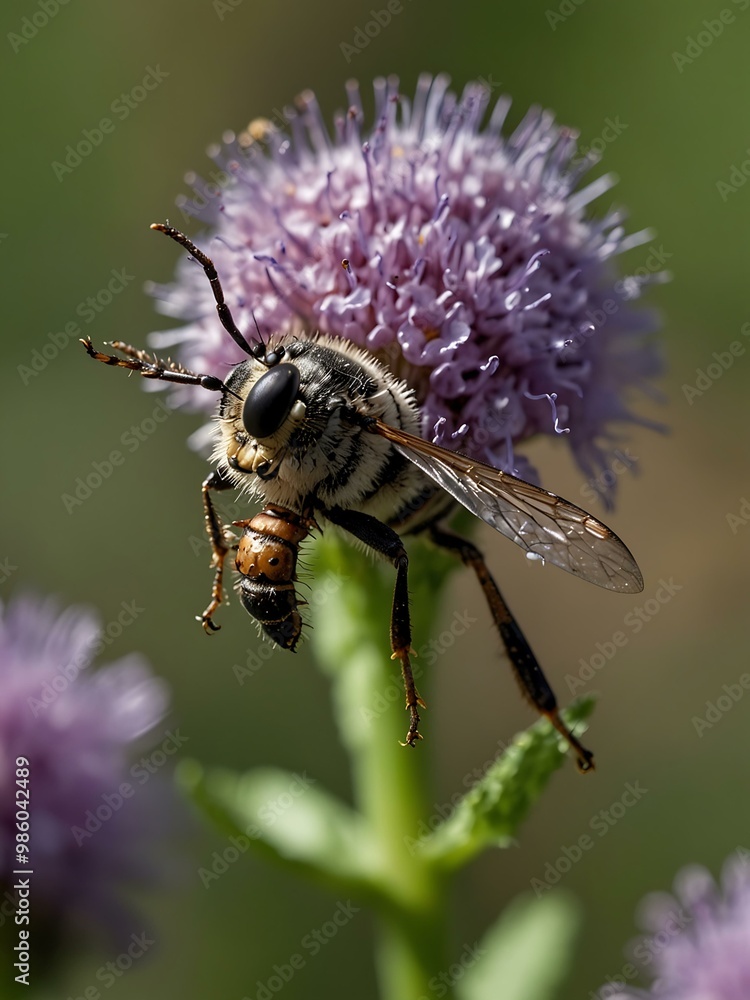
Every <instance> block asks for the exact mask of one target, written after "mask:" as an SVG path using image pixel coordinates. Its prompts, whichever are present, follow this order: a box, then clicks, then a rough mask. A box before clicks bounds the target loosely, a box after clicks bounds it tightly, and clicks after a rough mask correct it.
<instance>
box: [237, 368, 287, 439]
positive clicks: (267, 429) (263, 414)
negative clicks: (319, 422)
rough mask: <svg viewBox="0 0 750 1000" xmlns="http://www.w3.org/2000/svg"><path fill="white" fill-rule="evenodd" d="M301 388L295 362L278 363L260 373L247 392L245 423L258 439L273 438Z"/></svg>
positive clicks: (244, 410) (247, 428)
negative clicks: (262, 373) (292, 363)
mask: <svg viewBox="0 0 750 1000" xmlns="http://www.w3.org/2000/svg"><path fill="white" fill-rule="evenodd" d="M298 389H299V371H298V369H297V368H296V367H295V366H294V365H276V367H275V368H272V369H271V370H270V371H268V372H266V373H265V375H261V377H260V378H259V379H258V381H257V382H256V383H255V385H254V386H253V387H252V389H251V390H250V392H249V393H248V394H247V399H246V400H245V405H244V407H243V408H242V423H243V424H244V425H245V430H246V431H247V433H248V434H249V435H250V436H251V437H254V438H256V439H258V438H266V437H270V436H271V435H272V434H275V433H276V431H277V430H278V429H279V428H280V427H281V425H282V424H283V423H284V421H285V420H286V418H287V417H288V416H289V414H290V412H291V409H292V407H293V406H294V401H295V399H296V398H297V391H298Z"/></svg>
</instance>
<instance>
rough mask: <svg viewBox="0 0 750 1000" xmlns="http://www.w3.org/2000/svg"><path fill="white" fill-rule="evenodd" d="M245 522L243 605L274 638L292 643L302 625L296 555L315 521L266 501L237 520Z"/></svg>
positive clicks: (240, 560)
mask: <svg viewBox="0 0 750 1000" xmlns="http://www.w3.org/2000/svg"><path fill="white" fill-rule="evenodd" d="M234 524H235V525H236V526H237V527H239V528H244V531H243V532H242V536H241V538H240V540H239V544H238V546H237V558H236V560H235V564H236V566H237V569H238V571H239V573H240V585H239V594H240V600H241V601H242V604H243V606H244V608H245V610H246V611H247V612H248V613H249V614H251V615H252V616H253V618H255V619H256V620H257V621H258V622H260V624H261V626H262V627H263V630H264V631H265V633H266V635H268V637H269V638H270V639H272V640H273V641H274V642H275V643H278V645H279V646H281V647H282V648H283V649H292V650H293V649H294V647H295V646H296V645H297V640H298V639H299V637H300V633H301V631H302V616H301V615H300V613H299V611H298V601H297V592H296V590H295V587H294V583H295V581H296V579H297V556H298V554H299V546H300V542H302V541H304V539H305V538H306V537H307V535H308V534H309V532H310V529H311V528H312V527H313V526H314V524H315V522H314V521H313V520H312V518H310V517H305V516H304V515H300V514H295V513H294V512H293V511H291V510H286V509H285V508H284V507H277V506H276V505H275V504H267V505H266V507H265V508H264V509H263V510H262V511H261V512H260V513H259V514H256V515H255V517H253V518H251V519H250V520H245V521H234Z"/></svg>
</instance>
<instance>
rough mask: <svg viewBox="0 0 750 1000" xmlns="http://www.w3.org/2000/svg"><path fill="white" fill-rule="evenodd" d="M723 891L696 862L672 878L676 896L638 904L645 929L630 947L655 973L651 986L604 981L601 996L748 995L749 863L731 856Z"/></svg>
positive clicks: (668, 999) (731, 999) (684, 999)
mask: <svg viewBox="0 0 750 1000" xmlns="http://www.w3.org/2000/svg"><path fill="white" fill-rule="evenodd" d="M722 887H723V893H722V891H721V890H720V889H719V888H718V887H717V886H716V883H715V882H714V880H713V879H712V878H711V875H710V874H709V873H708V872H707V871H706V870H705V869H704V868H700V867H698V866H694V867H690V868H686V869H684V870H683V871H682V872H680V874H679V875H678V876H677V878H676V879H675V896H676V898H673V897H672V896H670V895H668V894H667V893H655V894H653V895H651V896H647V897H646V899H645V900H644V901H643V904H642V914H641V917H640V921H639V922H640V923H641V924H642V926H643V927H644V928H645V929H646V930H647V931H648V932H649V933H648V935H647V936H645V937H644V938H642V939H641V940H640V941H638V942H637V943H636V944H635V945H634V948H633V952H634V955H635V957H636V959H637V960H638V962H639V964H640V965H642V966H644V967H646V966H648V967H651V966H653V970H651V969H650V971H651V972H652V975H653V976H654V983H653V985H652V987H651V990H650V991H648V992H644V991H642V990H638V989H633V988H631V987H626V986H623V987H622V988H618V987H617V986H613V985H609V986H607V987H604V988H603V989H602V990H601V991H600V993H599V996H600V998H601V1000H605V998H606V1000H636V998H646V1000H747V998H748V997H750V866H748V864H747V861H746V860H744V859H743V860H741V861H738V860H737V858H736V857H735V858H733V859H732V860H731V861H729V862H728V863H727V864H726V866H725V868H724V873H723V878H722Z"/></svg>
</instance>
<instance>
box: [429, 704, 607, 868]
mask: <svg viewBox="0 0 750 1000" xmlns="http://www.w3.org/2000/svg"><path fill="white" fill-rule="evenodd" d="M593 707H594V700H593V698H590V697H587V698H582V699H580V700H579V701H577V702H575V703H574V704H573V705H572V706H571V707H570V708H568V709H566V710H565V711H564V712H563V713H562V716H563V718H564V719H565V722H566V723H567V725H568V726H569V727H570V728H575V730H576V732H577V733H581V732H583V731H584V730H585V728H586V727H585V726H584V725H582V723H583V720H584V719H586V718H587V717H588V715H590V713H591V711H592V709H593ZM567 749H568V746H567V743H566V742H565V741H564V740H563V739H562V737H561V736H560V735H559V733H558V732H557V731H556V730H555V729H553V728H552V726H551V725H550V723H549V722H547V720H546V719H542V720H540V721H539V722H537V723H536V725H534V726H532V727H531V728H530V729H528V730H527V731H526V732H524V733H520V734H519V735H518V736H516V738H515V739H514V741H513V743H512V744H511V745H510V746H509V747H508V749H507V750H506V751H505V753H503V755H502V756H501V757H499V758H498V759H497V760H496V761H495V762H494V763H493V764H492V765H491V766H490V767H489V768H488V769H487V771H486V772H485V774H484V775H483V776H482V777H481V778H480V779H479V781H478V782H477V783H476V784H475V785H474V787H473V788H472V789H470V791H469V792H467V794H466V795H465V796H464V797H463V798H462V799H461V800H460V801H459V802H458V804H457V805H456V808H455V809H454V811H453V812H452V813H451V815H450V816H449V817H448V818H447V819H446V820H445V821H444V822H443V823H441V824H440V825H439V826H438V827H436V828H435V830H434V832H433V833H430V834H427V835H426V836H424V837H422V838H421V839H420V840H419V841H417V842H416V843H414V844H413V845H412V847H413V849H414V850H415V851H417V852H419V853H422V854H423V855H424V856H426V857H428V858H431V859H432V860H434V861H435V862H437V863H438V864H440V865H441V866H442V867H444V868H457V867H459V866H460V865H463V864H466V862H467V861H468V860H469V859H470V858H472V857H474V856H475V855H476V854H478V853H479V852H480V851H482V850H484V849H485V848H486V847H491V846H494V847H507V846H508V844H510V843H511V842H512V841H513V838H514V837H515V834H516V832H517V830H518V827H519V826H520V824H521V822H522V821H523V820H524V819H525V817H526V814H527V813H528V811H529V809H530V808H531V806H532V805H533V804H534V802H535V801H536V800H537V798H538V797H539V796H540V795H541V793H542V791H543V790H544V788H545V787H546V785H547V782H548V781H549V779H550V777H551V776H552V774H553V772H554V771H556V770H557V768H558V767H560V766H561V765H562V764H563V763H564V762H565V761H566V760H567V759H568V754H567Z"/></svg>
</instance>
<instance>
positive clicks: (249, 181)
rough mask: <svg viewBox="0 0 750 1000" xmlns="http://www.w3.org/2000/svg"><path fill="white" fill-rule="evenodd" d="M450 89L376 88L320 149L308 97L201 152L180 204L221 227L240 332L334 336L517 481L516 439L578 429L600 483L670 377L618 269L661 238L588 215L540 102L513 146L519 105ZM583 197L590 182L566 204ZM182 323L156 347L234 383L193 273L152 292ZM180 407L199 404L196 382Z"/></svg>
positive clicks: (214, 249) (631, 282)
mask: <svg viewBox="0 0 750 1000" xmlns="http://www.w3.org/2000/svg"><path fill="white" fill-rule="evenodd" d="M489 97H490V95H489V90H488V88H487V87H486V86H484V85H482V84H479V83H475V84H469V85H468V86H467V87H466V88H465V89H464V92H463V94H462V95H461V96H460V97H457V96H456V95H455V94H454V93H452V92H451V91H450V90H449V89H448V80H447V78H446V77H445V76H437V77H434V78H433V77H431V76H426V75H425V76H422V77H421V78H420V81H419V83H418V86H417V91H416V94H415V97H414V99H413V101H410V100H408V99H406V98H405V97H402V96H401V95H399V94H398V90H397V81H395V80H393V79H389V80H387V81H386V80H382V79H381V80H378V81H376V83H375V105H376V106H375V126H374V128H372V129H370V130H367V131H366V130H365V129H364V115H363V111H362V104H361V101H360V95H359V90H358V88H357V86H356V84H354V83H350V84H349V85H348V101H349V110H348V111H347V112H346V113H345V114H340V115H339V116H338V117H337V118H336V119H335V121H334V131H333V135H330V134H329V132H328V130H327V128H326V125H325V122H324V120H323V118H322V116H321V114H320V111H319V109H318V105H317V103H316V101H315V98H314V96H313V95H312V94H310V93H306V94H304V95H302V96H301V97H300V98H299V99H298V101H297V106H296V108H295V109H287V110H286V111H285V112H284V114H283V115H282V116H280V117H282V118H283V122H282V123H281V124H282V127H279V126H278V125H277V124H274V123H271V122H270V121H267V120H265V119H262V120H261V119H258V120H256V121H255V122H253V123H251V124H250V125H249V126H248V128H247V130H246V131H245V132H243V133H242V134H240V135H238V136H236V135H234V134H233V133H229V134H226V135H225V137H224V145H223V147H221V148H219V147H216V148H214V149H212V150H209V153H210V155H211V156H212V157H213V159H214V160H215V161H216V163H217V164H218V165H219V167H220V170H219V171H214V172H213V173H212V175H211V176H212V178H213V182H206V181H202V180H199V179H197V178H196V177H195V176H194V175H189V176H188V178H187V180H188V182H189V183H191V184H192V186H193V188H194V191H195V192H196V197H195V198H194V199H193V200H188V199H183V200H182V201H181V202H178V204H179V205H180V207H181V210H182V213H183V215H184V216H185V217H189V216H196V217H198V218H199V219H201V221H203V222H204V223H206V224H207V225H209V226H210V228H211V236H212V238H210V239H206V238H204V239H202V240H200V243H201V246H202V248H203V249H205V250H206V251H207V252H209V253H210V254H211V256H212V257H213V259H214V261H215V263H216V266H217V269H218V272H219V275H220V276H221V280H222V283H223V286H224V290H225V293H226V296H227V300H228V302H229V304H230V307H231V309H232V310H233V313H234V318H235V321H236V322H237V325H238V326H239V327H240V329H241V330H243V331H244V332H246V333H247V335H248V337H249V338H251V337H252V336H254V331H255V325H254V319H253V316H254V317H255V319H257V321H258V324H259V326H260V328H261V330H262V331H263V333H264V334H267V333H272V332H280V331H294V330H307V331H313V330H322V331H325V332H326V333H329V334H334V335H338V336H341V337H345V338H347V339H349V340H351V341H353V342H354V343H356V344H358V345H360V346H361V347H365V348H368V349H369V350H370V351H372V352H373V353H374V354H375V355H376V356H378V357H379V358H380V359H381V360H383V361H385V363H386V364H388V365H389V367H390V368H391V370H392V371H393V372H394V373H395V374H397V375H398V376H400V377H402V378H405V379H406V380H407V381H408V382H409V384H410V385H411V386H412V387H413V388H414V389H415V390H416V392H417V397H418V399H419V402H420V405H421V408H422V414H423V424H422V434H423V436H425V437H427V438H430V439H432V440H433V441H435V442H436V443H438V444H442V445H443V446H444V447H448V448H455V449H459V450H461V451H463V452H465V453H467V454H469V455H471V456H473V457H475V458H479V459H482V460H484V461H486V462H488V463H489V464H491V465H494V466H497V467H501V468H503V469H506V470H514V471H516V472H519V473H520V474H522V475H523V476H524V477H525V478H532V479H533V478H536V477H535V473H534V470H533V469H532V468H531V467H530V466H529V465H528V463H527V462H526V460H525V459H523V457H522V456H520V455H517V454H516V453H515V446H516V445H518V444H521V443H522V442H524V441H526V440H528V439H529V438H531V437H533V436H534V435H536V434H550V435H563V434H565V435H566V436H567V440H568V441H569V442H570V445H571V447H572V449H573V452H574V455H575V457H576V459H577V461H578V463H579V465H580V466H581V468H582V469H583V471H584V472H585V473H586V474H587V475H589V476H591V475H594V474H595V473H596V472H597V471H598V470H599V469H601V468H605V467H606V466H607V463H608V449H609V446H610V445H611V444H612V443H613V442H614V441H615V440H616V439H615V438H614V437H613V434H612V431H611V427H610V425H611V424H612V423H613V422H617V421H633V420H635V419H636V418H635V417H634V416H633V415H632V413H631V411H630V409H629V407H628V403H627V401H626V397H627V396H628V394H629V391H630V390H631V389H633V388H640V389H648V382H649V380H650V379H651V378H653V377H654V376H655V375H656V374H658V372H659V371H660V367H661V366H660V361H659V356H658V354H657V352H656V350H655V348H654V346H653V345H652V344H651V343H650V342H649V339H648V334H649V333H650V332H651V331H652V330H653V326H654V324H653V320H652V319H651V318H650V317H649V316H648V315H647V314H645V313H644V312H642V311H637V310H636V309H635V308H634V306H633V300H635V299H637V298H638V297H639V295H640V293H641V290H642V286H643V285H644V284H646V283H649V282H650V281H651V280H653V279H655V278H657V279H658V278H659V277H660V275H649V274H648V273H647V269H646V268H641V269H640V270H641V271H642V272H643V274H644V275H645V276H644V277H623V276H622V275H621V274H619V273H618V271H617V270H616V268H615V267H614V264H613V260H612V258H613V257H615V256H616V255H617V254H620V253H622V252H624V251H625V250H629V249H631V248H633V247H636V246H638V245H640V244H643V243H645V242H647V241H648V240H649V239H651V234H650V233H649V232H646V231H644V232H640V233H636V234H634V235H629V236H626V235H625V233H624V230H623V227H622V221H623V216H622V215H621V214H620V213H619V212H616V211H610V212H609V213H608V214H607V215H606V216H604V218H602V219H598V220H597V219H593V218H589V217H588V216H587V211H586V210H587V206H588V205H589V203H590V202H592V201H593V200H594V199H596V198H597V197H599V196H600V195H602V194H603V193H604V192H606V191H607V190H608V189H609V188H610V187H611V186H612V184H613V183H614V181H613V178H611V177H609V176H604V177H600V178H599V179H598V180H595V181H593V182H592V183H590V184H589V185H588V186H586V187H583V188H579V187H578V185H579V181H580V178H581V176H582V175H583V174H584V173H585V171H586V170H587V169H588V168H589V167H590V166H591V164H592V162H593V161H592V159H591V158H584V157H577V156H576V155H575V154H576V134H575V133H574V132H572V131H571V130H570V129H566V128H561V127H559V126H556V125H555V124H554V122H553V117H552V115H551V114H550V113H549V112H546V111H542V110H540V109H538V108H534V109H532V110H531V111H529V113H528V114H527V115H526V117H525V118H524V120H523V121H522V122H521V124H520V125H519V126H518V127H517V128H516V130H515V131H514V132H513V133H512V134H510V135H509V136H506V135H503V133H502V128H503V124H504V121H505V117H506V114H507V112H508V109H509V106H510V102H509V100H508V99H506V98H501V99H500V100H499V101H498V102H497V103H496V104H495V105H494V107H493V108H492V110H491V112H490V113H489V114H487V111H488V106H489V103H490V101H489ZM577 188H578V190H576V189H577ZM154 291H155V294H156V295H157V296H158V297H159V298H160V299H161V304H160V307H161V309H162V311H163V312H165V313H166V314H168V315H170V316H175V317H179V318H180V319H183V320H185V321H186V322H187V325H186V326H184V327H182V328H179V329H176V330H172V331H168V332H162V333H159V334H154V335H152V342H153V343H154V344H155V345H156V346H157V347H158V348H164V347H170V346H173V345H177V344H179V345H180V361H181V362H182V363H184V364H185V365H187V366H189V367H190V368H192V369H194V370H195V371H199V372H206V373H209V374H214V375H218V376H219V377H224V375H225V374H226V371H227V367H228V366H229V365H233V364H236V363H238V362H239V361H241V360H243V357H244V356H243V355H242V354H241V352H240V351H239V349H238V348H237V347H236V346H235V345H234V343H233V342H232V341H231V339H230V338H229V337H228V336H227V335H226V333H225V332H224V330H223V329H222V327H221V325H220V324H219V322H218V320H217V318H216V310H215V305H214V302H213V299H212V296H211V292H210V288H209V286H208V283H207V282H206V281H205V278H204V276H203V273H202V272H201V270H200V269H199V268H198V267H196V266H195V263H194V262H191V261H189V260H183V261H181V262H180V265H179V268H178V280H177V281H176V283H175V284H173V285H171V286H158V287H155V288H154ZM172 391H173V392H174V394H175V396H176V397H177V401H178V402H179V403H183V404H187V405H188V406H192V407H194V408H201V409H202V408H208V407H210V406H212V405H213V400H212V399H211V397H210V396H208V394H207V393H205V392H200V391H196V390H194V389H192V388H190V387H187V388H177V389H173V390H172Z"/></svg>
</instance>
